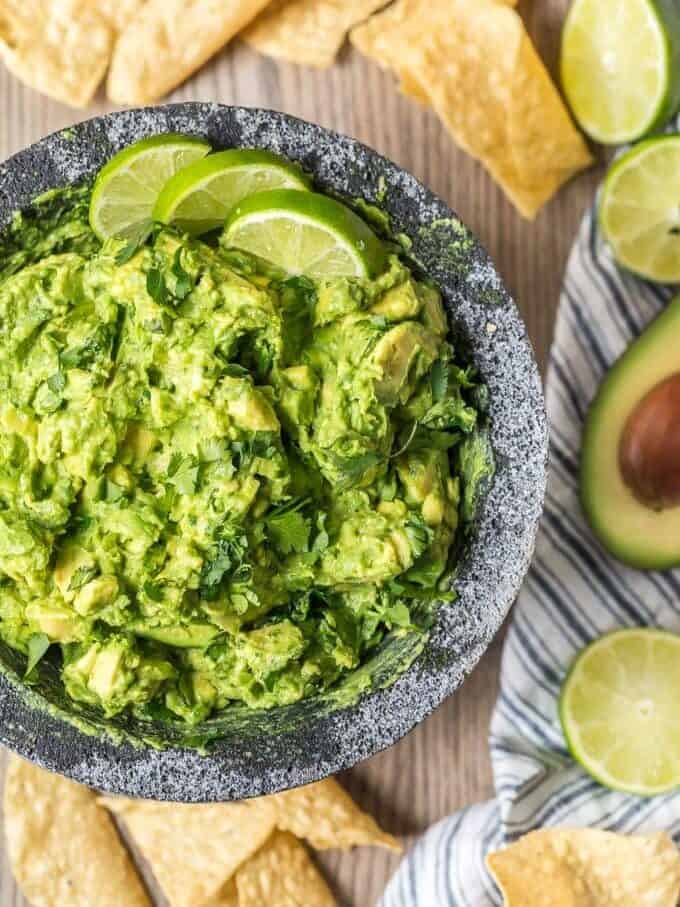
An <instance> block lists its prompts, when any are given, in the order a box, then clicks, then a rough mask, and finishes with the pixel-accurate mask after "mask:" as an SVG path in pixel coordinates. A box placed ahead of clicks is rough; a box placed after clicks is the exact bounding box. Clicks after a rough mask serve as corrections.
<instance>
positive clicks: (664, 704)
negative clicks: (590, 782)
mask: <svg viewBox="0 0 680 907" xmlns="http://www.w3.org/2000/svg"><path fill="white" fill-rule="evenodd" d="M679 701H680V636H678V635H676V634H674V633H666V632H664V631H662V630H651V629H632V630H619V631H617V632H615V633H609V634H608V635H606V636H603V637H601V638H600V639H598V640H597V641H596V642H594V643H592V645H590V646H588V647H587V648H586V649H584V650H583V652H581V654H580V655H579V656H578V658H577V659H576V661H575V662H574V665H573V667H572V669H571V671H570V673H569V676H568V677H567V679H566V681H565V683H564V686H563V687H562V693H561V697H560V719H561V721H562V728H563V730H564V736H565V737H566V739H567V743H568V745H569V749H570V750H571V754H572V756H573V757H574V759H576V760H577V761H578V762H579V763H580V764H581V765H582V766H583V768H584V769H585V770H586V771H587V772H588V773H589V774H590V775H592V776H593V778H595V779H596V780H597V781H599V782H600V783H601V784H604V785H605V786H606V787H609V788H612V789H614V790H622V791H626V792H627V793H631V794H639V795H640V796H644V797H647V796H653V795H654V794H660V793H663V792H664V791H668V790H671V789H672V788H674V787H677V786H678V785H680V713H679V712H678V702H679Z"/></svg>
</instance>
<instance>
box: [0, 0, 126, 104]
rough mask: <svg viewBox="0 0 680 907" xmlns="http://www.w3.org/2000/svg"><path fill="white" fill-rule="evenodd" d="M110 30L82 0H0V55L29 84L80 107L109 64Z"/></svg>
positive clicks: (96, 8) (95, 9)
mask: <svg viewBox="0 0 680 907" xmlns="http://www.w3.org/2000/svg"><path fill="white" fill-rule="evenodd" d="M113 40H114V31H113V28H112V27H111V25H110V24H109V22H108V21H107V19H106V17H105V16H104V15H103V14H102V13H101V12H100V10H99V4H98V3H96V2H87V0H0V58H1V59H2V60H3V61H4V63H5V65H6V66H7V68H8V69H9V71H10V72H12V73H13V74H14V75H15V76H16V77H17V78H19V79H21V81H22V82H25V83H26V84H27V85H28V86H30V87H31V88H34V89H35V90H36V91H40V92H42V93H43V94H46V95H49V97H51V98H54V99H55V100H57V101H61V102H63V103H64V104H70V105H71V106H73V107H85V105H86V104H88V103H89V102H90V101H91V100H92V98H93V96H94V94H95V92H96V91H97V88H98V86H99V83H100V82H101V81H102V79H103V78H104V73H105V72H106V67H107V66H108V65H109V59H110V56H111V48H112V45H113Z"/></svg>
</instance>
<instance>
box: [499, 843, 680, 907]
mask: <svg viewBox="0 0 680 907" xmlns="http://www.w3.org/2000/svg"><path fill="white" fill-rule="evenodd" d="M486 862H487V865H488V867H489V870H490V871H491V873H492V875H493V877H494V878H495V880H496V882H497V884H498V887H499V888H500V889H501V891H502V893H503V896H504V898H505V907H544V905H546V904H548V903H550V905H551V907H643V905H644V907H676V904H677V903H678V895H680V852H678V849H677V847H676V846H675V844H674V843H673V841H672V839H671V838H670V836H669V835H667V834H663V833H660V834H655V835H617V834H613V833H612V832H608V831H600V830H598V829H594V828H567V829H543V830H542V831H535V832H531V834H528V835H525V836H524V837H523V838H520V840H519V841H517V842H516V843H515V844H511V845H510V847H507V848H506V849H505V850H500V851H497V852H496V853H492V854H489V856H488V857H487V861H486Z"/></svg>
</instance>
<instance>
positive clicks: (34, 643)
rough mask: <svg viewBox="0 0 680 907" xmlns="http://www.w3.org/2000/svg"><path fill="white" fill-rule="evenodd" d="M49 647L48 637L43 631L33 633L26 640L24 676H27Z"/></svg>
mask: <svg viewBox="0 0 680 907" xmlns="http://www.w3.org/2000/svg"><path fill="white" fill-rule="evenodd" d="M49 647H50V640H49V637H48V636H47V635H46V634H45V633H34V634H33V635H32V636H31V637H30V639H29V640H28V661H27V663H26V671H25V672H24V677H28V675H29V674H31V673H32V672H33V669H34V668H35V666H36V665H37V664H38V662H39V661H40V659H41V658H42V657H43V655H44V654H45V652H47V650H48V649H49Z"/></svg>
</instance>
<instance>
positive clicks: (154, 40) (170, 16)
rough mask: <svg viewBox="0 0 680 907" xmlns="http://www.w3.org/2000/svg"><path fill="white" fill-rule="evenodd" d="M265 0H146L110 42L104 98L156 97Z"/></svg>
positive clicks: (221, 42)
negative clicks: (110, 55) (112, 50)
mask: <svg viewBox="0 0 680 907" xmlns="http://www.w3.org/2000/svg"><path fill="white" fill-rule="evenodd" d="M17 2H19V0H17ZM268 2H269V0H148V2H147V3H146V4H145V6H143V7H142V9H141V10H140V11H139V12H138V13H137V15H136V16H134V17H133V19H132V20H131V21H130V23H129V24H128V26H127V28H125V30H124V31H123V32H122V33H121V35H120V37H119V39H118V42H117V43H116V46H115V49H114V52H113V59H112V60H111V70H110V72H109V78H108V84H107V92H108V96H109V98H110V99H111V100H112V101H115V102H116V103H117V104H149V103H152V102H153V101H156V100H158V98H161V97H162V96H163V95H164V94H167V93H168V92H169V91H172V89H173V88H176V87H177V86H178V85H180V84H181V83H182V82H184V80H185V79H187V78H188V77H189V76H190V75H191V74H192V73H193V72H195V71H196V70H197V69H199V67H201V66H202V65H203V64H204V63H205V62H206V61H207V60H209V59H210V57H212V56H213V54H216V53H217V51H218V50H221V49H222V48H223V47H224V45H225V44H227V42H228V41H230V40H231V39H232V38H233V37H234V35H235V34H236V33H237V32H239V31H241V29H242V28H245V26H246V25H248V23H249V22H251V21H252V20H253V19H254V18H255V16H256V15H257V14H258V13H259V12H261V11H262V10H263V9H264V8H265V6H266V5H267V3H268Z"/></svg>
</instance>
